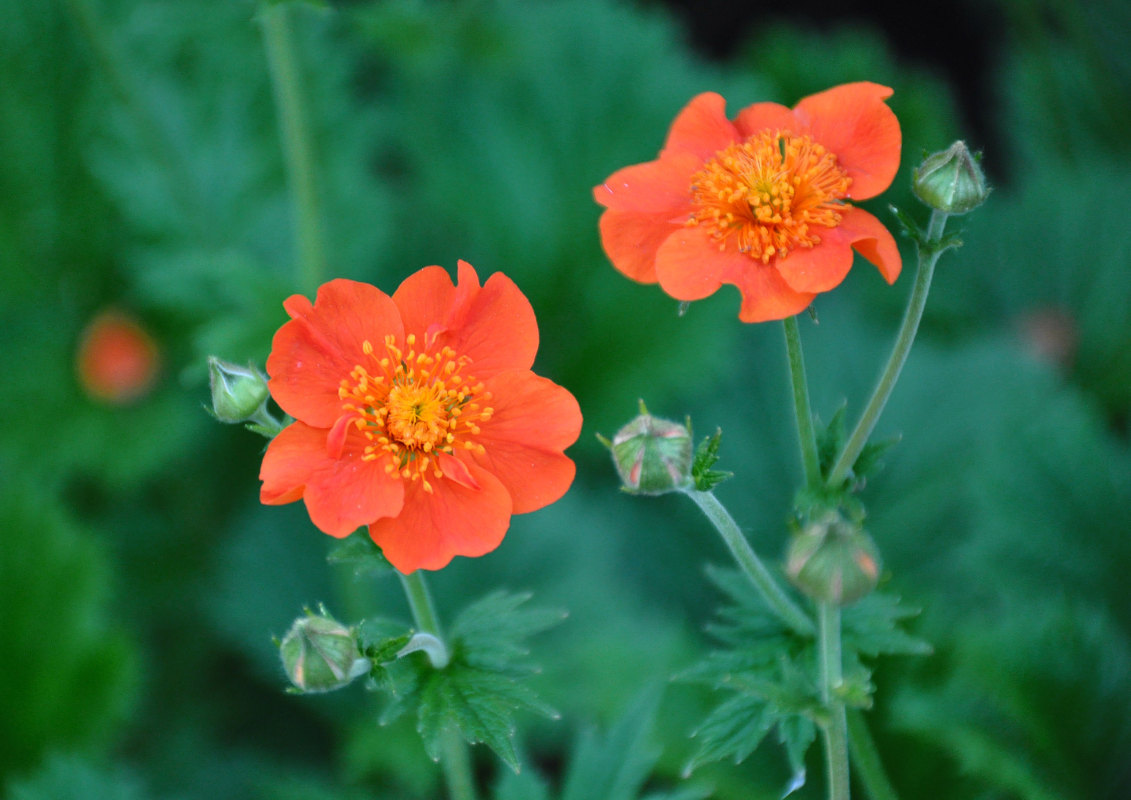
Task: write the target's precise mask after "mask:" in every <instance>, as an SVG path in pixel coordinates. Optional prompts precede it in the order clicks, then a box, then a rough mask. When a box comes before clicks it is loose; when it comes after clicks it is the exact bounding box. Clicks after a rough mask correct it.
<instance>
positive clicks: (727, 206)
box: [687, 131, 852, 263]
mask: <svg viewBox="0 0 1131 800" xmlns="http://www.w3.org/2000/svg"><path fill="white" fill-rule="evenodd" d="M851 183H852V179H851V178H849V177H848V175H847V173H845V171H844V170H843V169H842V168H841V167H840V166H839V165H838V164H837V160H836V156H835V155H833V154H832V153H830V152H829V151H828V150H826V149H825V148H824V146H822V145H820V144H818V143H817V142H814V141H813V140H812V139H810V138H809V137H808V136H795V135H793V134H792V133H789V132H788V131H763V132H762V133H758V134H755V135H754V136H751V137H750V138H749V139H747V140H746V141H744V142H735V143H734V144H731V145H729V146H727V147H726V148H724V149H722V150H720V151H719V152H718V153H716V154H715V157H714V158H712V159H711V160H710V161H708V162H707V163H706V164H704V165H703V168H702V169H701V170H699V172H697V173H696V174H695V176H694V177H693V178H692V181H691V195H692V200H693V202H694V204H695V211H694V213H693V214H692V216H691V219H689V220H688V221H687V224H688V225H705V226H707V229H708V230H709V231H710V234H711V237H712V238H713V239H715V240H716V241H717V242H718V243H719V249H720V250H724V249H725V248H726V246H727V241H728V240H729V239H730V238H731V237H732V236H733V237H734V238H735V242H736V244H737V246H738V250H739V252H742V253H747V254H748V255H749V256H750V257H751V258H756V259H759V260H761V261H762V262H763V263H768V262H769V260H770V259H771V258H774V257H775V256H776V257H777V258H785V257H786V256H787V255H789V252H790V251H791V250H793V249H794V248H797V247H812V246H813V245H815V244H817V243H819V242H820V241H821V237H820V235H819V233H818V231H819V230H820V229H821V228H834V227H836V226H837V225H838V224H840V219H841V211H842V210H843V209H844V203H843V200H844V198H845V197H846V196H847V194H848V187H849V184H851Z"/></svg>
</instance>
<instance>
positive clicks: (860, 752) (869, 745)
mask: <svg viewBox="0 0 1131 800" xmlns="http://www.w3.org/2000/svg"><path fill="white" fill-rule="evenodd" d="M848 751H849V754H850V755H851V756H852V764H853V766H854V767H855V768H856V775H857V777H859V779H860V783H862V784H863V785H864V789H865V790H866V791H867V793H868V796H869V797H871V798H872V800H898V798H897V797H896V794H895V788H894V787H893V786H892V785H891V781H890V780H888V776H887V773H885V772H884V765H883V762H881V761H880V753H879V751H878V750H877V749H876V743H875V742H874V741H873V740H872V734H871V732H870V731H869V730H868V723H867V721H866V720H865V719H864V715H863V714H862V713H861V712H860V711H857V710H852V711H850V712H848Z"/></svg>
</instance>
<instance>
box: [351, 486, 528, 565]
mask: <svg viewBox="0 0 1131 800" xmlns="http://www.w3.org/2000/svg"><path fill="white" fill-rule="evenodd" d="M468 469H469V471H470V473H471V475H472V477H473V478H474V480H475V482H476V483H477V484H478V485H479V488H478V489H468V488H466V487H464V486H461V485H459V484H458V483H455V482H454V481H447V480H442V479H441V480H434V481H432V488H433V491H432V492H426V491H425V490H424V488H423V486H422V485H421V483H420V481H414V482H412V483H411V484H409V485H408V487H407V488H406V490H405V501H404V508H403V509H402V510H401V512H400V514H398V515H397V516H396V517H391V518H386V519H380V520H377V521H376V522H374V523H372V524H371V525H370V526H369V535H370V536H371V537H372V538H373V541H374V542H376V543H377V545H378V546H379V547H380V548H381V551H382V552H383V553H384V554H385V558H387V559H389V562H390V563H391V564H392V565H393V566H394V567H396V568H397V569H398V570H400V571H401V572H403V573H406V574H407V573H409V572H413V571H415V570H418V569H441V568H442V567H445V566H447V564H448V562H450V561H451V560H452V558H453V557H454V556H481V555H484V554H485V553H489V552H491V551H492V550H494V549H495V548H496V547H498V546H499V543H500V542H502V540H503V536H504V535H505V534H506V532H507V528H508V527H510V517H511V497H510V494H509V493H508V492H507V490H506V487H504V486H503V484H502V483H501V482H500V481H499V479H498V478H496V477H495V476H493V475H492V474H491V473H489V472H487V471H486V470H483V469H481V468H480V467H478V466H476V465H474V464H471V465H469V467H468Z"/></svg>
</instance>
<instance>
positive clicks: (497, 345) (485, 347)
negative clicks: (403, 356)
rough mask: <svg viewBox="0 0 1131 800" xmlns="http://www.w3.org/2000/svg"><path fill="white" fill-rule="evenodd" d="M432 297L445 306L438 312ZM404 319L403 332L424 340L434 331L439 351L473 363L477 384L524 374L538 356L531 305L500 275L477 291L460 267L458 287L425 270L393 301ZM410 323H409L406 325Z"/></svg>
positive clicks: (469, 270)
mask: <svg viewBox="0 0 1131 800" xmlns="http://www.w3.org/2000/svg"><path fill="white" fill-rule="evenodd" d="M433 294H439V295H440V296H442V297H444V298H445V300H446V302H447V303H448V307H447V308H446V309H443V310H442V311H441V310H440V308H439V306H438V305H437V303H436V302H435V301H434V300H433V299H432V295H433ZM393 300H394V301H395V302H396V303H397V306H398V307H400V308H401V309H402V311H401V313H402V316H403V317H404V318H405V319H406V323H405V330H406V331H411V332H413V333H415V334H416V335H417V336H418V337H423V335H424V334H425V332H426V331H428V330H433V331H438V332H439V336H438V338H437V339H436V342H437V344H438V345H440V346H443V345H448V346H450V347H451V348H452V349H454V350H455V351H456V353H458V354H459V355H461V356H467V357H468V358H470V359H471V360H472V366H471V369H470V370H468V372H469V374H471V375H474V376H475V377H476V378H477V379H480V380H482V379H483V378H486V377H488V376H490V375H492V374H494V373H495V372H498V371H499V370H505V369H529V368H530V366H531V365H532V364H533V363H534V356H535V354H536V353H537V351H538V321H537V319H536V318H535V316H534V309H533V308H531V306H530V301H529V300H527V299H526V296H525V295H524V294H523V293H522V291H521V290H520V289H519V288H518V286H516V285H515V283H514V281H512V280H511V279H510V278H508V277H507V276H506V275H504V274H502V273H501V272H496V273H495V274H494V275H492V276H491V277H490V278H488V279H487V282H486V283H485V284H483V286H482V287H480V286H479V277H478V275H476V273H475V269H474V268H473V267H472V266H471V265H470V264H468V263H467V262H466V261H460V262H459V283H458V284H457V285H456V286H455V287H452V286H451V278H449V277H448V276H447V273H446V272H445V271H444V270H442V269H440V268H439V267H429V268H427V269H425V270H421V271H420V272H417V273H416V274H415V275H412V276H410V277H409V278H407V279H405V281H404V283H402V284H401V286H400V288H399V289H397V291H396V293H395V294H394V295H393ZM408 320H411V323H410V322H408Z"/></svg>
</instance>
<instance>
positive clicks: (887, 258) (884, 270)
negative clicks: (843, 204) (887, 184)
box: [839, 208, 903, 283]
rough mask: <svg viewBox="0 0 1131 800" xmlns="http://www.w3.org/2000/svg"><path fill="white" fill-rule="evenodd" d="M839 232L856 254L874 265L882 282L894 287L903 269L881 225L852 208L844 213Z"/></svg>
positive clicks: (896, 252) (895, 246)
mask: <svg viewBox="0 0 1131 800" xmlns="http://www.w3.org/2000/svg"><path fill="white" fill-rule="evenodd" d="M839 228H840V230H841V231H842V233H843V234H844V236H845V238H846V239H847V240H848V241H849V242H851V243H852V247H853V248H854V249H855V250H856V252H858V253H859V254H860V255H862V256H864V258H866V259H868V261H870V262H872V263H873V264H875V265H876V268H877V269H879V271H880V274H881V275H883V276H884V280H886V281H887V282H888V283H895V279H896V278H898V277H899V273H900V270H901V269H902V268H903V257H902V256H901V255H900V253H899V246H898V245H897V244H896V243H895V237H894V236H892V235H891V231H889V230H888V229H887V228H886V227H885V226H884V223H882V222H880V221H879V220H878V219H876V217H874V216H873V215H871V214H869V213H868V212H867V211H865V210H864V209H862V208H853V209H849V211H848V212H846V213H845V215H844V218H843V219H842V220H841V223H840V226H839Z"/></svg>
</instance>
